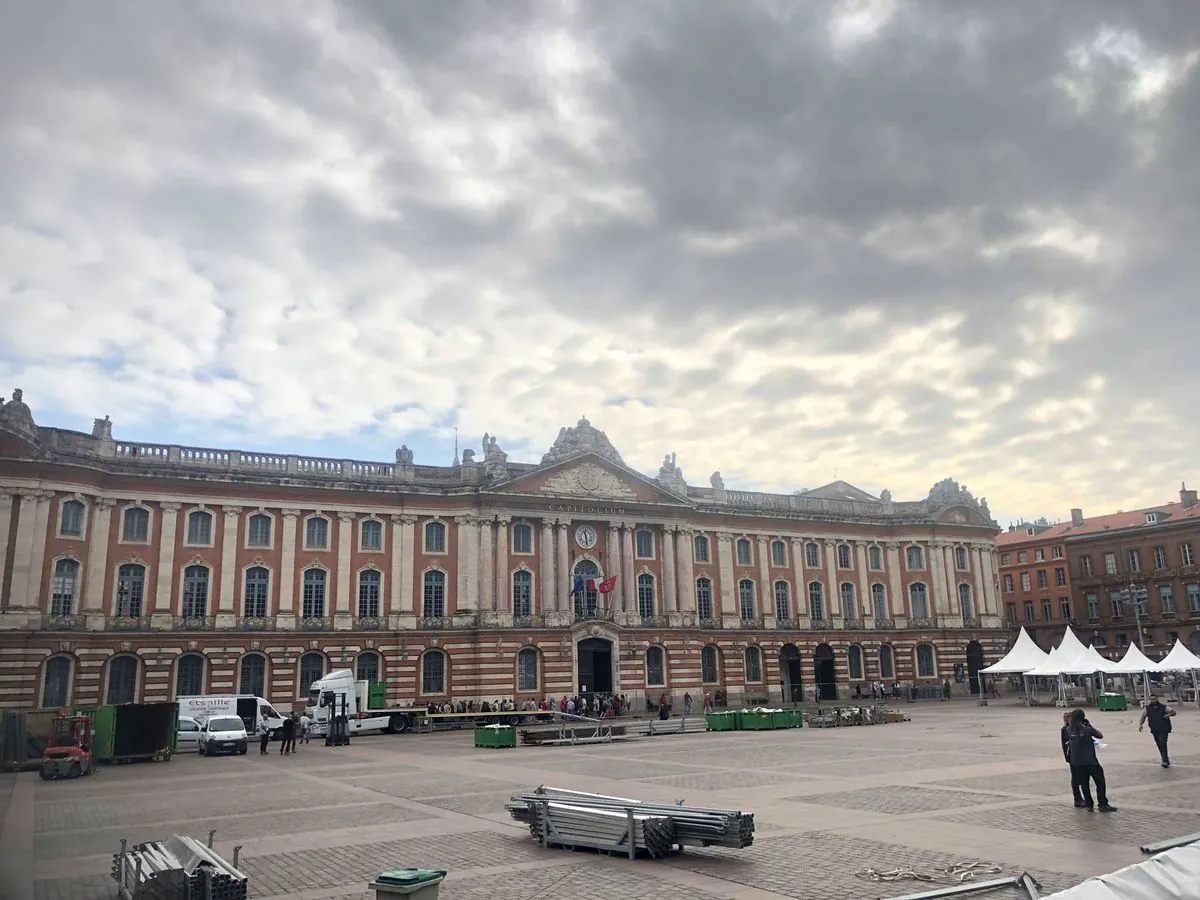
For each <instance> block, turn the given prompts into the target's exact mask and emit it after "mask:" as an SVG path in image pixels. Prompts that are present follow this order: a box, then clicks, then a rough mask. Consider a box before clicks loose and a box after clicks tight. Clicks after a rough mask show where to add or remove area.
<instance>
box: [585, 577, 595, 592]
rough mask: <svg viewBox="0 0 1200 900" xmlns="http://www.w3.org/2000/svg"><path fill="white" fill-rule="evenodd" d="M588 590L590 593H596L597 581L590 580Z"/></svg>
mask: <svg viewBox="0 0 1200 900" xmlns="http://www.w3.org/2000/svg"><path fill="white" fill-rule="evenodd" d="M587 589H588V590H589V591H594V590H595V589H596V579H594V578H589V579H588V580H587Z"/></svg>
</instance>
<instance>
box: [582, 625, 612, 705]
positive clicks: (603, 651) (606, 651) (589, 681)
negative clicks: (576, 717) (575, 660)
mask: <svg viewBox="0 0 1200 900" xmlns="http://www.w3.org/2000/svg"><path fill="white" fill-rule="evenodd" d="M612 689H613V645H612V641H609V640H606V639H604V638H586V639H585V640H582V641H580V642H579V692H580V693H581V694H611V693H612Z"/></svg>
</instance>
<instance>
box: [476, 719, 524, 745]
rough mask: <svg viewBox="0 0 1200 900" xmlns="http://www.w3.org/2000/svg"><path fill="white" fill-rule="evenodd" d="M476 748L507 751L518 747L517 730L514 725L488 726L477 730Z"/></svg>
mask: <svg viewBox="0 0 1200 900" xmlns="http://www.w3.org/2000/svg"><path fill="white" fill-rule="evenodd" d="M475 746H476V747H483V748H485V749H488V750H507V749H509V748H512V747H515V746H517V729H516V727H514V726H512V725H487V726H483V727H480V728H476V729H475Z"/></svg>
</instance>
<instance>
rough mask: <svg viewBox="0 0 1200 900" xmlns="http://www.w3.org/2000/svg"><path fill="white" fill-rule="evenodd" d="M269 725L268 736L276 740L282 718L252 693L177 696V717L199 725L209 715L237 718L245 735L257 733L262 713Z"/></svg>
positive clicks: (273, 708) (209, 716)
mask: <svg viewBox="0 0 1200 900" xmlns="http://www.w3.org/2000/svg"><path fill="white" fill-rule="evenodd" d="M264 713H265V714H266V716H267V724H268V725H270V726H271V737H273V738H277V737H279V730H280V729H281V728H283V716H281V715H280V714H279V713H277V712H276V711H275V707H273V706H272V705H271V704H270V703H268V702H267V701H266V700H264V699H263V698H262V697H255V696H254V695H252V694H223V695H213V696H210V697H180V698H179V714H180V715H181V716H189V717H190V718H193V719H195V720H196V721H197V722H199V723H201V724H202V725H203V724H204V722H206V721H207V720H209V719H211V718H212V717H213V716H237V717H238V718H239V719H241V720H242V724H243V725H245V726H246V733H247V734H257V732H258V723H259V721H260V720H261V718H262V716H263V714H264Z"/></svg>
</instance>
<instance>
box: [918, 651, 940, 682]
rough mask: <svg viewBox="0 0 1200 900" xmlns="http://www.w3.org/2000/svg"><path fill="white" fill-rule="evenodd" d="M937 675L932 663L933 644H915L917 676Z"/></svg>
mask: <svg viewBox="0 0 1200 900" xmlns="http://www.w3.org/2000/svg"><path fill="white" fill-rule="evenodd" d="M936 675H937V667H936V666H935V665H934V658H933V644H917V677H918V678H933V677H935V676H936Z"/></svg>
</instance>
